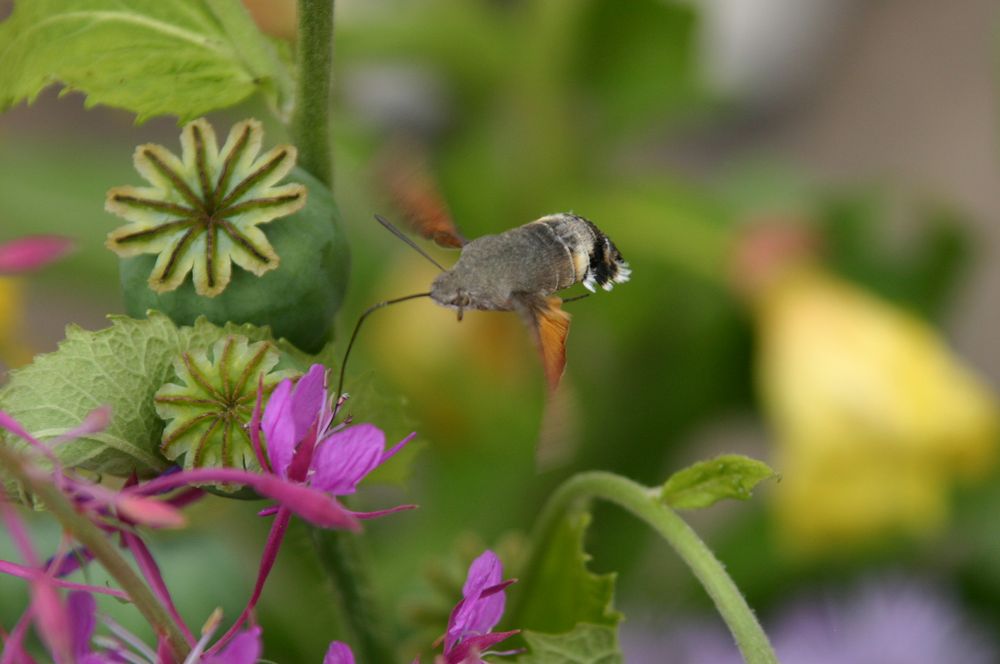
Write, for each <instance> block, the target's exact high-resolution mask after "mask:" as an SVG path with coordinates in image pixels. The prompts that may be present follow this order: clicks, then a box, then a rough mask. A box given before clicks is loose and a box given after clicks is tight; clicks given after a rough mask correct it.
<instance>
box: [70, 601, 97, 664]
mask: <svg viewBox="0 0 1000 664" xmlns="http://www.w3.org/2000/svg"><path fill="white" fill-rule="evenodd" d="M66 604H67V607H68V610H69V624H70V629H71V630H72V631H71V634H70V638H71V639H72V644H73V654H74V655H75V656H76V658H77V659H79V658H81V657H82V656H83V655H86V654H87V653H88V652H90V639H91V637H93V636H94V628H95V627H96V626H97V602H96V600H94V596H93V595H91V594H90V593H88V592H83V591H79V590H78V591H76V592H72V593H70V594H69V598H68V599H67V602H66Z"/></svg>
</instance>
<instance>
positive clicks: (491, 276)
mask: <svg viewBox="0 0 1000 664" xmlns="http://www.w3.org/2000/svg"><path fill="white" fill-rule="evenodd" d="M423 235H424V236H425V237H427V236H428V234H427V233H423ZM429 237H431V238H432V239H438V238H441V239H438V244H442V245H443V246H455V245H458V246H459V247H460V248H461V250H462V253H461V255H460V256H459V258H458V261H457V262H456V263H455V265H453V266H452V267H451V269H448V270H445V271H444V272H442V273H441V274H439V275H438V276H437V278H436V279H434V282H433V283H432V284H431V290H430V297H431V299H432V300H434V301H435V302H437V303H438V304H441V305H443V306H446V307H450V308H452V309H456V310H457V311H458V315H459V318H461V317H462V313H463V312H464V311H465V310H466V309H476V310H484V311H516V312H517V313H518V314H520V316H521V318H522V319H523V320H524V322H525V323H526V324H527V325H528V327H529V328H530V329H531V330H532V332H533V333H534V335H535V340H536V342H537V344H538V347H539V350H540V352H541V355H542V365H543V367H544V370H545V376H546V379H547V380H548V384H549V387H550V388H551V389H555V388H556V387H557V386H558V384H559V379H560V378H561V376H562V373H563V369H564V367H565V364H566V351H565V347H566V335H567V334H568V332H569V314H567V313H566V312H565V311H563V309H562V307H561V304H562V300H561V299H560V298H559V297H558V296H554V295H553V293H555V292H556V291H560V290H563V289H564V288H569V287H570V286H572V285H574V284H576V283H582V284H583V285H584V287H586V288H587V289H588V290H590V291H591V292H595V290H596V287H597V286H600V287H602V288H604V289H605V290H611V288H612V287H613V286H614V284H616V283H623V282H626V281H628V279H629V276H630V274H631V271H630V269H629V266H628V263H626V262H625V260H624V259H623V258H622V255H621V253H620V252H619V251H618V248H617V247H616V246H615V244H614V243H613V242H612V241H611V239H610V238H608V236H607V235H605V234H604V233H603V232H602V231H601V230H600V229H599V228H598V227H597V226H595V225H594V224H593V222H591V221H589V220H587V219H584V218H583V217H581V216H578V215H575V214H572V213H558V214H550V215H548V216H545V217H542V218H541V219H538V220H536V221H532V222H530V223H527V224H524V225H523V226H518V227H516V228H512V229H510V230H508V231H505V232H503V233H500V234H499V235H484V236H482V237H479V238H476V239H474V240H470V241H468V242H465V241H463V240H462V239H461V236H460V235H459V234H458V233H457V231H455V232H448V233H444V231H442V229H441V227H440V226H438V227H436V228H435V229H434V231H433V232H432V233H431V234H430V235H429ZM442 240H443V241H442Z"/></svg>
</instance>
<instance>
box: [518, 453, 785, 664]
mask: <svg viewBox="0 0 1000 664" xmlns="http://www.w3.org/2000/svg"><path fill="white" fill-rule="evenodd" d="M658 494H659V491H658V490H653V489H649V488H647V487H644V486H642V485H640V484H637V483H635V482H633V481H632V480H629V479H626V478H624V477H621V476H618V475H614V474H612V473H605V472H589V473H581V474H579V475H576V476H574V477H571V478H570V479H569V480H567V481H566V482H565V483H564V484H563V485H562V486H560V487H559V488H558V489H557V490H556V492H555V493H554V494H553V495H552V497H551V498H550V499H549V502H548V504H547V505H546V506H545V509H544V510H543V511H542V514H541V516H540V517H539V519H538V524H537V525H536V528H535V533H534V537H533V540H532V553H531V557H530V558H529V560H528V564H527V565H526V566H525V573H524V574H523V575H522V580H523V585H524V586H525V587H531V585H532V584H534V583H537V582H538V578H537V577H538V573H539V567H540V565H541V562H542V558H543V555H544V552H545V550H546V549H547V547H548V544H549V541H550V539H551V538H552V535H553V533H555V532H556V530H557V529H558V526H559V523H560V521H561V520H562V519H563V518H564V517H565V515H566V513H567V512H568V511H570V510H571V509H573V508H574V507H575V506H576V505H577V504H578V503H579V502H581V501H584V500H588V499H591V498H602V499H604V500H608V501H610V502H612V503H615V504H616V505H618V506H620V507H622V508H624V509H626V510H627V511H629V512H631V513H632V514H634V515H635V516H637V517H638V518H640V519H642V520H643V521H645V522H646V523H647V524H649V525H650V526H652V528H653V530H655V531H656V532H658V533H659V534H660V535H661V536H662V537H663V539H665V540H666V541H667V543H668V544H670V546H672V547H673V549H674V550H675V551H676V552H677V554H678V555H679V556H680V557H681V559H682V560H684V562H685V563H686V564H687V566H688V567H689V568H690V569H691V571H692V572H693V573H694V575H695V576H696V577H697V578H698V580H699V581H700V582H701V584H702V586H703V587H704V588H705V590H706V592H708V595H709V596H710V597H711V598H712V601H713V602H715V607H716V608H717V609H718V611H719V613H720V614H721V615H722V618H723V620H725V621H726V625H727V626H728V627H729V630H730V631H731V632H732V634H733V636H734V637H735V639H736V644H737V645H738V646H739V649H740V652H741V653H743V658H744V659H745V660H746V661H747V662H748V663H749V664H777V662H778V659H777V657H776V656H775V654H774V650H773V649H772V648H771V644H770V643H769V642H768V640H767V636H766V635H765V634H764V630H763V629H761V627H760V623H758V622H757V618H756V617H755V616H754V614H753V611H752V610H751V609H750V607H749V606H748V605H747V603H746V600H745V599H744V598H743V595H741V594H740V591H739V589H737V587H736V584H734V583H733V580H732V579H730V578H729V575H728V574H726V571H725V569H724V568H723V567H722V564H721V563H720V562H719V560H718V559H717V558H716V557H715V556H714V555H713V554H712V552H711V551H710V550H709V548H708V547H707V546H705V543H704V542H702V541H701V538H699V537H698V535H697V534H696V533H695V532H694V530H692V529H691V527H690V526H688V525H687V523H686V522H685V521H684V520H683V519H681V518H680V517H679V516H678V515H677V513H676V512H674V511H673V510H672V509H670V508H669V507H667V506H666V505H664V504H663V503H662V502H660V500H658ZM524 596H525V595H524V594H523V593H522V594H520V595H519V597H522V598H523V597H524ZM513 609H514V610H513V611H512V613H511V616H512V619H513V620H515V621H516V620H517V616H518V615H519V614H520V613H521V611H522V607H521V606H520V603H518V604H517V605H515V606H514V607H513Z"/></svg>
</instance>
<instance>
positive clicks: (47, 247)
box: [0, 235, 73, 274]
mask: <svg viewBox="0 0 1000 664" xmlns="http://www.w3.org/2000/svg"><path fill="white" fill-rule="evenodd" d="M72 249H73V241H72V240H70V239H69V238H65V237H60V236H58V235H29V236H27V237H22V238H18V239H17V240H10V241H9V242H4V243H3V244H0V274H14V273H17V272H27V271H28V270H34V269H35V268H39V267H42V266H44V265H48V264H49V263H51V262H53V261H56V260H59V259H60V258H62V257H63V256H65V255H66V254H67V253H69V252H70V251H71V250H72Z"/></svg>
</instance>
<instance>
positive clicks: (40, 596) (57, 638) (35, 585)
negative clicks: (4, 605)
mask: <svg viewBox="0 0 1000 664" xmlns="http://www.w3.org/2000/svg"><path fill="white" fill-rule="evenodd" d="M31 612H32V614H33V615H34V617H35V627H36V628H37V629H38V633H39V635H40V636H41V637H42V641H44V642H45V645H46V646H47V647H48V649H49V652H51V653H52V654H53V656H54V658H55V660H56V661H57V662H70V661H73V660H72V653H73V638H72V635H71V631H70V627H71V625H70V617H69V612H68V611H67V609H66V606H65V605H64V604H63V602H62V598H61V597H60V596H59V591H58V590H57V589H56V584H55V583H53V581H52V579H51V578H50V577H47V576H36V577H35V579H34V581H32V583H31Z"/></svg>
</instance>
